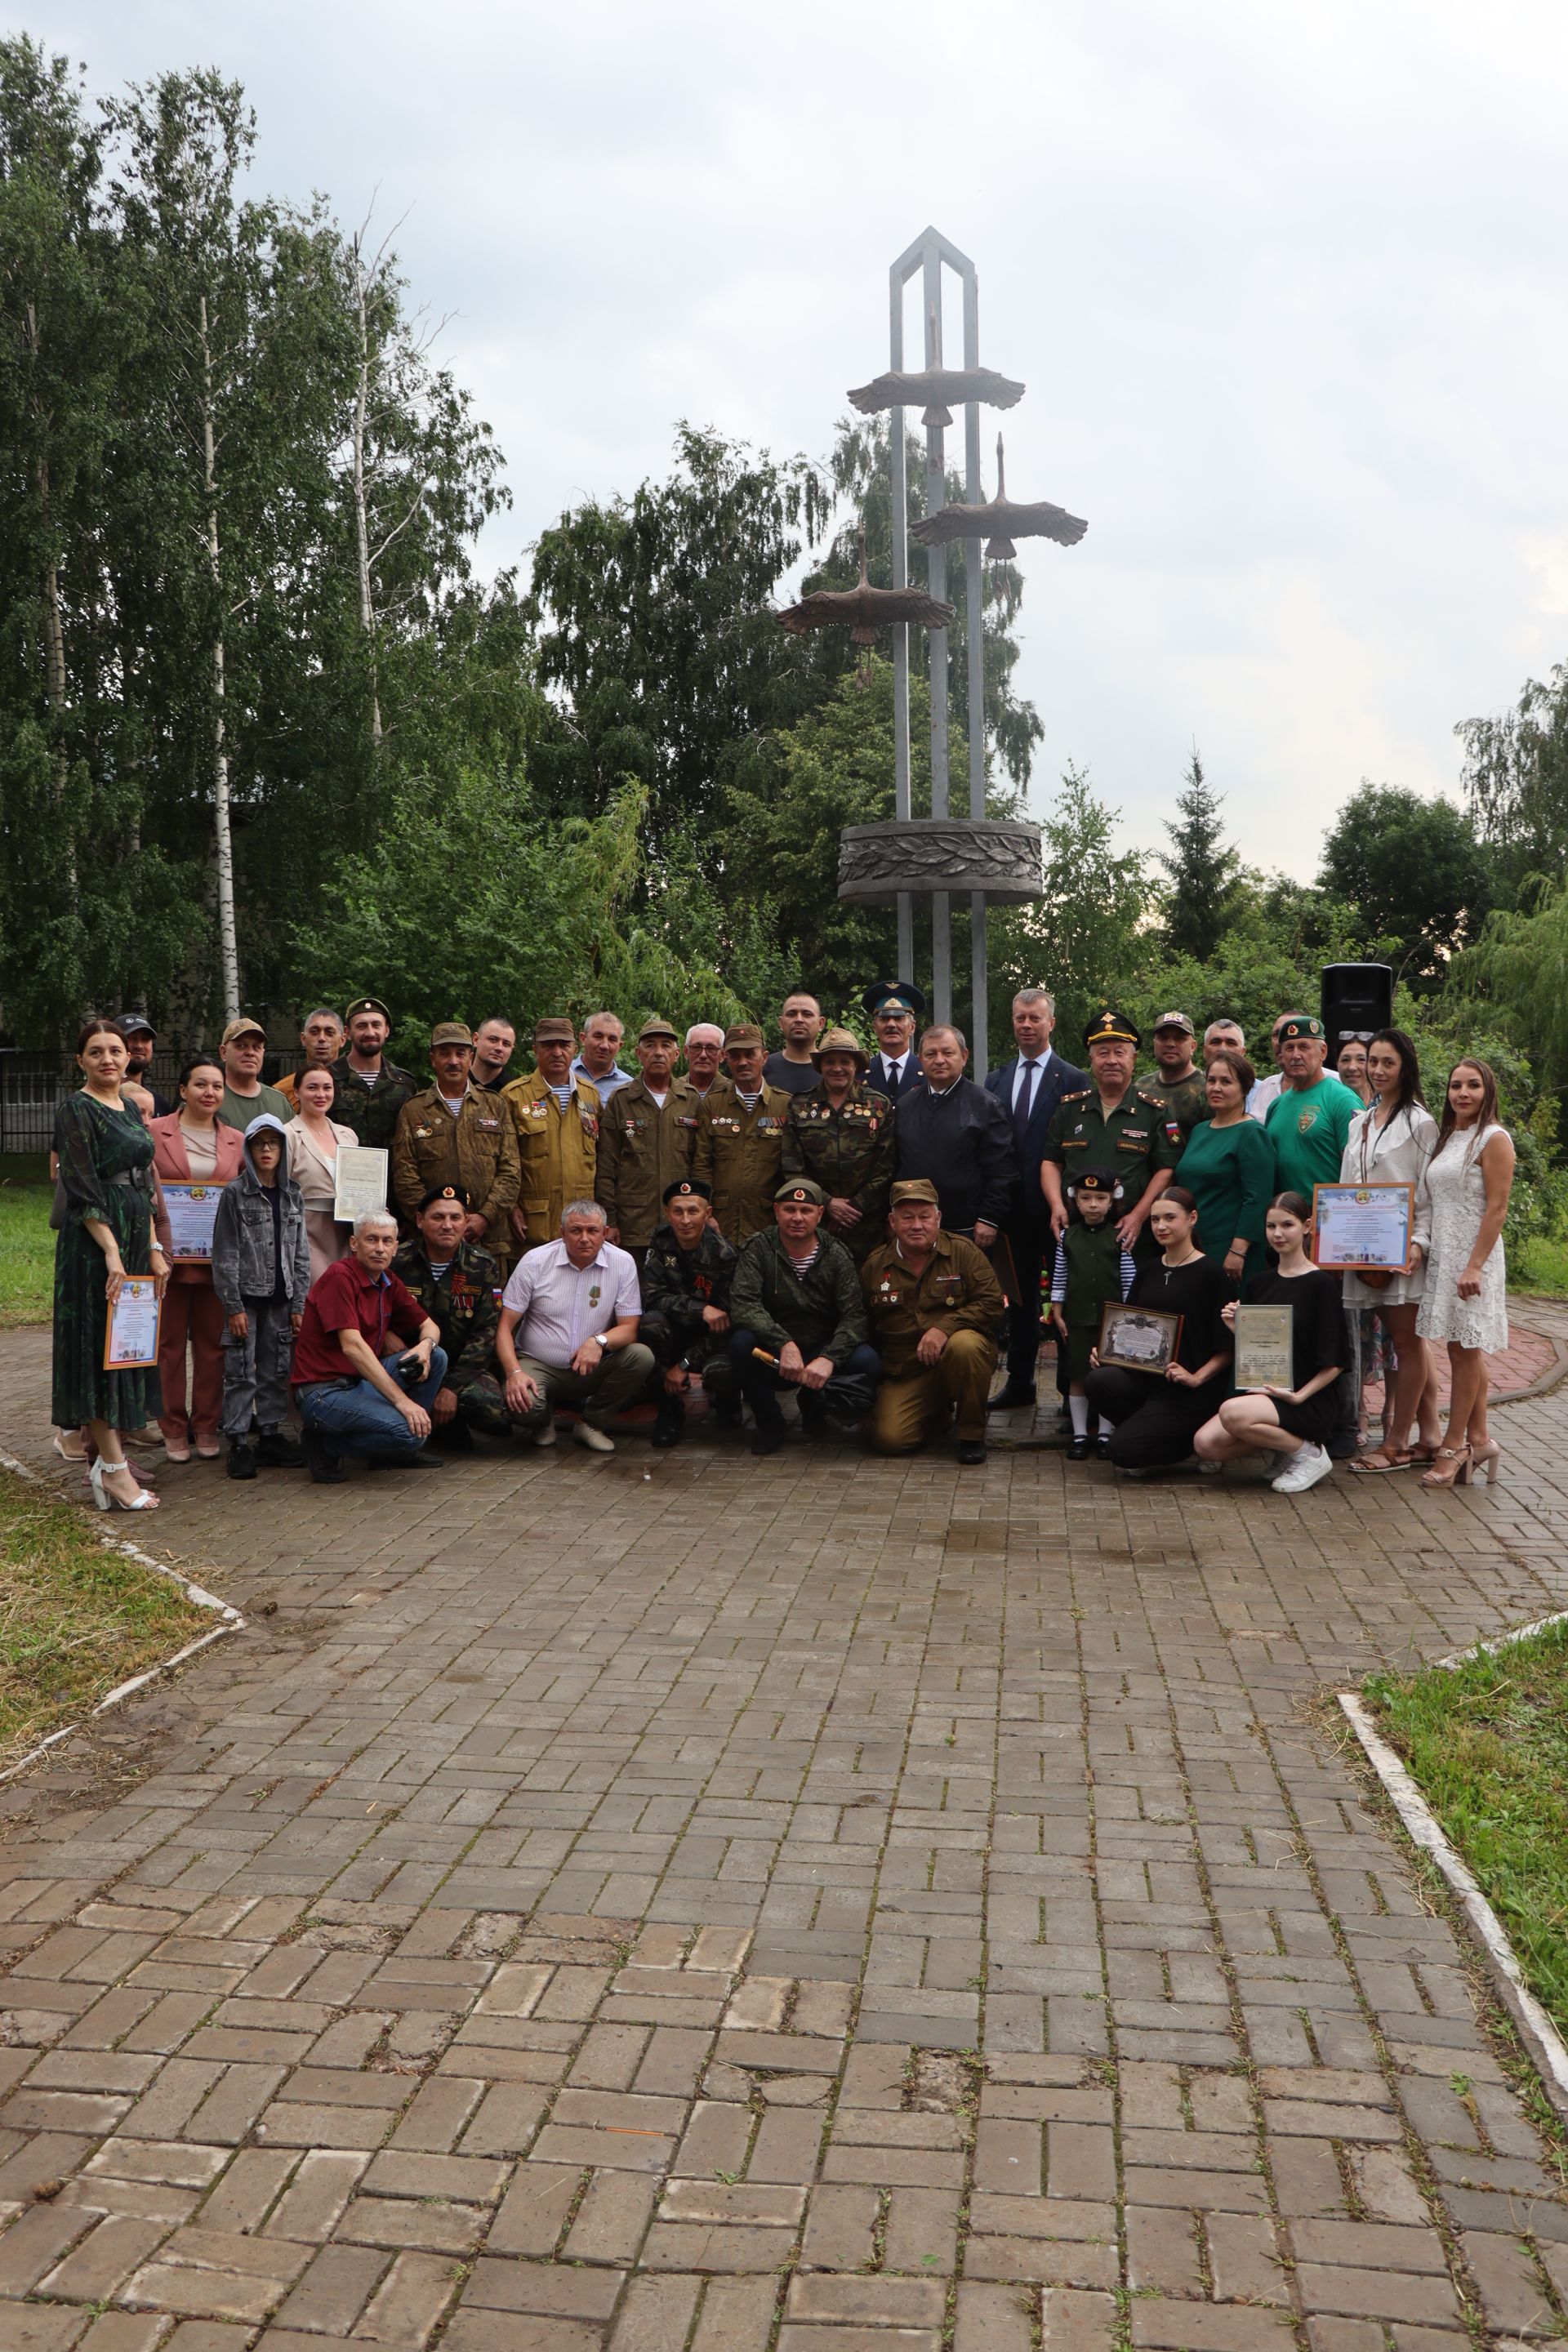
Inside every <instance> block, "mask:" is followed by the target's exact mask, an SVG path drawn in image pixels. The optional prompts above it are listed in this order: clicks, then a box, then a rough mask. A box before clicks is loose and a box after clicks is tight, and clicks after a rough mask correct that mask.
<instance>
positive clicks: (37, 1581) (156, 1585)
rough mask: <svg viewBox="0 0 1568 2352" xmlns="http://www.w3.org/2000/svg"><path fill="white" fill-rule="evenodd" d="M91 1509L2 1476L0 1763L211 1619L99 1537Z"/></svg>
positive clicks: (141, 1524)
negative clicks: (50, 1497)
mask: <svg viewBox="0 0 1568 2352" xmlns="http://www.w3.org/2000/svg"><path fill="white" fill-rule="evenodd" d="M97 1516H98V1515H97V1514H96V1513H95V1514H94V1515H93V1517H92V1518H89V1517H87V1515H86V1514H85V1513H84V1512H83V1511H82V1510H80V1509H79V1507H76V1506H75V1505H73V1504H70V1503H57V1502H52V1501H50V1500H48V1499H47V1497H46V1496H42V1495H40V1494H39V1493H38V1492H37V1489H36V1488H34V1487H32V1486H28V1485H26V1483H25V1482H24V1481H23V1480H22V1479H20V1478H17V1477H15V1476H13V1475H11V1474H10V1473H9V1472H5V1471H0V1769H3V1768H4V1767H5V1765H7V1764H12V1763H14V1762H15V1761H16V1758H17V1757H18V1756H24V1755H26V1752H27V1750H28V1749H29V1748H36V1747H37V1744H38V1742H39V1740H40V1739H45V1738H47V1737H48V1735H49V1733H50V1732H51V1731H58V1729H59V1727H60V1726H61V1725H62V1724H66V1723H76V1722H79V1721H80V1719H81V1717H83V1716H84V1715H86V1714H87V1713H88V1712H89V1709H90V1708H91V1707H93V1706H95V1705H96V1704H97V1702H98V1701H99V1700H100V1698H102V1697H104V1696H106V1695H107V1693H109V1692H110V1691H111V1690H113V1689H114V1687H115V1686H116V1685H117V1684H119V1683H122V1682H124V1681H126V1680H127V1679H128V1678H129V1676H131V1675H135V1674H140V1673H142V1670H143V1669H144V1668H146V1667H148V1666H153V1665H156V1664H157V1663H158V1661H159V1659H160V1658H167V1657H170V1656H172V1655H173V1654H174V1652H175V1651H176V1650H178V1649H181V1648H183V1647H184V1644H185V1643H187V1642H194V1641H195V1640H196V1639H197V1638H198V1637H199V1636H200V1635H201V1634H203V1633H211V1632H212V1630H213V1628H214V1626H215V1624H216V1622H218V1621H217V1620H216V1618H215V1616H214V1615H213V1612H212V1611H211V1610H210V1609H198V1608H197V1607H196V1605H195V1602H194V1601H187V1600H186V1598H185V1595H184V1591H182V1590H181V1588H180V1586H179V1585H177V1584H176V1583H174V1580H173V1579H172V1578H169V1577H166V1576H159V1575H158V1574H156V1572H155V1571H154V1570H152V1569H150V1568H143V1567H142V1565H141V1564H140V1563H139V1562H138V1561H136V1560H133V1559H127V1558H126V1556H125V1554H124V1553H123V1552H121V1551H118V1550H116V1549H113V1548H112V1547H111V1546H110V1545H108V1544H106V1543H104V1542H103V1541H102V1540H101V1539H100V1531H99V1528H98V1526H97V1524H96V1520H97ZM150 1517H151V1514H148V1515H146V1517H143V1518H139V1519H136V1520H134V1521H131V1520H127V1519H125V1518H121V1519H119V1521H118V1526H119V1528H121V1529H123V1528H127V1527H130V1526H132V1525H133V1526H134V1527H135V1528H136V1530H137V1532H138V1533H139V1534H142V1535H144V1534H145V1529H146V1526H147V1521H148V1519H149V1518H150Z"/></svg>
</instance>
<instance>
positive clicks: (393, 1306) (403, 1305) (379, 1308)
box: [293, 1256, 425, 1389]
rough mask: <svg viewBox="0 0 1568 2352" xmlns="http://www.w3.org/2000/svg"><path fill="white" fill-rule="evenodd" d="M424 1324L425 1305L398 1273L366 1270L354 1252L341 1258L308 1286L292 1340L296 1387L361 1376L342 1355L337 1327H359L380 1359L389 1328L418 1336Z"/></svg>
mask: <svg viewBox="0 0 1568 2352" xmlns="http://www.w3.org/2000/svg"><path fill="white" fill-rule="evenodd" d="M424 1327H425V1309H424V1308H423V1307H421V1306H420V1304H419V1301H418V1300H417V1299H416V1297H414V1294H413V1293H412V1291H410V1290H409V1289H408V1287H407V1286H406V1285H405V1283H402V1282H400V1281H399V1280H398V1278H397V1276H396V1275H395V1274H367V1273H366V1272H365V1269H364V1267H363V1265H361V1264H360V1262H359V1260H358V1258H357V1257H353V1256H350V1257H341V1258H339V1259H338V1260H337V1261H336V1263H335V1264H334V1265H330V1266H328V1268H327V1270H326V1272H325V1274H323V1275H321V1276H319V1277H318V1279H317V1280H316V1281H314V1282H313V1283H312V1284H311V1285H310V1297H308V1298H307V1299H306V1301H305V1312H304V1316H303V1318H302V1319H301V1321H300V1336H299V1338H298V1339H296V1340H295V1342H294V1371H293V1381H294V1386H295V1387H296V1388H297V1389H298V1388H304V1387H306V1386H308V1384H309V1383H310V1381H341V1380H357V1379H358V1378H359V1374H358V1373H357V1372H356V1371H355V1370H354V1368H353V1365H352V1364H351V1363H350V1362H349V1361H348V1360H347V1358H346V1357H345V1356H344V1354H343V1351H342V1346H341V1344H340V1342H339V1339H338V1333H339V1332H340V1331H352V1330H354V1329H357V1330H358V1332H359V1335H360V1337H361V1339H363V1341H364V1343H365V1346H366V1347H367V1348H368V1349H370V1351H371V1353H372V1355H373V1356H374V1358H375V1360H376V1361H377V1362H378V1363H379V1362H380V1360H381V1359H382V1357H383V1356H384V1355H385V1354H386V1353H387V1334H388V1333H389V1332H395V1333H396V1334H397V1336H398V1338H399V1339H417V1338H418V1337H419V1334H420V1332H421V1331H422V1330H423V1328H424Z"/></svg>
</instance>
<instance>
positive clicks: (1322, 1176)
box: [1263, 1013, 1361, 1202]
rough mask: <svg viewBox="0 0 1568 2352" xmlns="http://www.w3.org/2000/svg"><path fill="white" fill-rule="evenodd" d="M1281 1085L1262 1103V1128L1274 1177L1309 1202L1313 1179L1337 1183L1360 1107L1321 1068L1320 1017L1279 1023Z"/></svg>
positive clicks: (1298, 1016) (1325, 1048)
mask: <svg viewBox="0 0 1568 2352" xmlns="http://www.w3.org/2000/svg"><path fill="white" fill-rule="evenodd" d="M1275 1052H1276V1054H1277V1055H1278V1058H1279V1066H1280V1068H1281V1070H1282V1071H1283V1072H1284V1074H1285V1077H1284V1084H1283V1085H1282V1086H1281V1087H1280V1089H1279V1093H1278V1094H1277V1095H1276V1096H1275V1097H1274V1100H1273V1101H1272V1102H1271V1103H1270V1104H1269V1106H1268V1116H1267V1117H1266V1118H1265V1119H1264V1122H1263V1132H1264V1134H1265V1135H1266V1136H1267V1137H1268V1140H1269V1142H1270V1143H1271V1144H1272V1145H1273V1147H1274V1182H1275V1187H1276V1189H1277V1190H1278V1191H1279V1192H1300V1195H1301V1197H1302V1199H1303V1200H1304V1201H1307V1202H1310V1200H1311V1198H1312V1187H1313V1185H1314V1184H1337V1183H1338V1181H1339V1175H1340V1162H1341V1160H1342V1157H1343V1154H1344V1148H1345V1141H1346V1139H1347V1137H1348V1136H1349V1134H1350V1129H1351V1121H1352V1118H1354V1117H1355V1115H1356V1113H1357V1111H1359V1110H1360V1108H1361V1102H1360V1098H1359V1097H1357V1096H1355V1095H1353V1094H1352V1092H1351V1090H1350V1088H1349V1087H1347V1086H1346V1085H1345V1083H1344V1081H1343V1079H1342V1078H1336V1077H1335V1076H1334V1075H1333V1073H1332V1072H1331V1071H1325V1069H1324V1066H1323V1065H1324V1063H1325V1062H1326V1061H1327V1059H1328V1053H1329V1041H1328V1038H1327V1035H1326V1034H1325V1033H1324V1029H1323V1024H1322V1023H1321V1021H1314V1020H1313V1018H1312V1016H1311V1015H1310V1013H1291V1015H1290V1017H1289V1020H1287V1021H1282V1022H1281V1023H1280V1024H1279V1045H1277V1047H1276V1048H1275Z"/></svg>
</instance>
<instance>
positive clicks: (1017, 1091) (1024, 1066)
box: [1007, 1045, 1054, 1118]
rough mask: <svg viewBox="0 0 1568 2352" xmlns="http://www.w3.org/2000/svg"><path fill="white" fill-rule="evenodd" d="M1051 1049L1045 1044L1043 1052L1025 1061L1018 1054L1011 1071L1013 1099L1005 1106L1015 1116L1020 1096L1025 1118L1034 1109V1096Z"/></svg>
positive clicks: (1044, 1072)
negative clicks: (1016, 1064) (1016, 1062)
mask: <svg viewBox="0 0 1568 2352" xmlns="http://www.w3.org/2000/svg"><path fill="white" fill-rule="evenodd" d="M1053 1051H1054V1048H1053V1047H1052V1046H1049V1045H1047V1047H1046V1050H1045V1052H1044V1053H1043V1054H1037V1055H1036V1056H1035V1059H1034V1060H1033V1061H1032V1062H1029V1061H1026V1060H1025V1059H1024V1057H1023V1055H1019V1057H1018V1066H1017V1068H1016V1070H1015V1072H1014V1073H1013V1099H1012V1101H1011V1102H1010V1103H1009V1104H1008V1106H1007V1108H1009V1110H1011V1111H1012V1112H1013V1114H1014V1116H1015V1118H1016V1116H1017V1111H1018V1104H1019V1099H1020V1097H1022V1099H1023V1105H1024V1117H1025V1118H1028V1116H1029V1114H1030V1112H1031V1111H1032V1110H1033V1109H1034V1108H1035V1097H1036V1094H1037V1092H1038V1090H1039V1086H1040V1081H1041V1079H1042V1078H1043V1077H1044V1076H1045V1075H1046V1068H1047V1064H1048V1063H1049V1061H1050V1058H1051V1055H1052V1052H1053Z"/></svg>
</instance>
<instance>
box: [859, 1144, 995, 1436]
mask: <svg viewBox="0 0 1568 2352" xmlns="http://www.w3.org/2000/svg"><path fill="white" fill-rule="evenodd" d="M888 1229H889V1233H890V1234H891V1235H892V1239H891V1240H890V1241H889V1242H886V1243H884V1244H883V1245H882V1247H881V1248H879V1249H875V1250H873V1251H872V1253H871V1255H870V1256H869V1257H868V1259H867V1261H866V1263H865V1265H864V1266H863V1267H862V1268H861V1271H860V1286H861V1288H862V1290H863V1291H864V1293H865V1297H866V1308H867V1313H868V1317H869V1319H870V1325H871V1338H872V1340H873V1342H874V1344H875V1346H876V1349H877V1353H878V1356H879V1359H880V1360H881V1366H882V1381H881V1385H880V1386H879V1389H878V1391H877V1402H876V1406H875V1409H874V1411H873V1413H872V1417H871V1443H872V1444H873V1445H874V1446H875V1447H876V1449H877V1451H878V1453H879V1454H909V1453H912V1452H913V1450H914V1449H915V1447H916V1446H918V1445H921V1444H925V1443H926V1442H927V1441H928V1440H929V1439H931V1438H934V1437H938V1436H941V1435H942V1433H944V1432H945V1431H946V1429H947V1428H948V1426H949V1425H950V1423H952V1424H953V1425H954V1433H955V1435H956V1436H957V1439H958V1458H959V1460H960V1461H961V1462H964V1463H978V1462H984V1459H985V1400H986V1395H987V1392H988V1391H989V1389H990V1386H991V1375H992V1373H993V1372H994V1370H995V1369H996V1334H997V1332H998V1330H999V1329H1000V1328H1001V1323H1002V1318H1003V1314H1004V1312H1005V1302H1004V1300H1003V1297H1002V1286H1001V1284H1000V1283H999V1282H998V1281H997V1279H996V1276H995V1275H994V1273H993V1272H992V1270H991V1261H990V1259H989V1258H988V1257H987V1256H986V1255H985V1253H984V1250H980V1249H976V1247H975V1245H974V1244H973V1242H972V1241H967V1240H966V1239H965V1238H964V1236H963V1234H945V1233H943V1231H942V1209H941V1205H940V1203H939V1202H938V1199H937V1190H936V1186H935V1185H934V1184H933V1183H932V1182H931V1179H930V1178H929V1177H927V1176H914V1177H906V1178H905V1179H904V1181H902V1182H901V1183H897V1184H895V1185H894V1186H893V1188H892V1192H891V1196H890V1198H889V1204H888Z"/></svg>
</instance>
